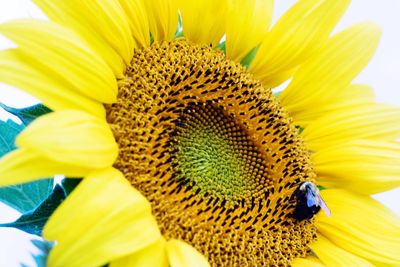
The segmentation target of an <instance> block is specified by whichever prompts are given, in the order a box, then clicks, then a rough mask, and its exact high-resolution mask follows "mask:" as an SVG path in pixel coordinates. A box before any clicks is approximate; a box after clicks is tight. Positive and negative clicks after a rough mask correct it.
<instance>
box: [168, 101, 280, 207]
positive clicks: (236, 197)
mask: <svg viewBox="0 0 400 267" xmlns="http://www.w3.org/2000/svg"><path fill="white" fill-rule="evenodd" d="M175 124H176V127H175V131H174V132H173V135H172V136H173V138H172V142H171V149H172V150H171V155H172V157H173V163H174V164H173V165H174V166H175V168H174V173H175V174H176V179H177V181H179V182H180V183H181V184H182V186H191V187H192V188H193V189H194V190H195V192H198V193H197V194H203V195H209V196H210V197H213V198H215V199H218V201H219V202H225V203H231V204H240V201H242V200H245V199H251V197H252V196H256V195H257V193H259V191H263V190H262V189H263V188H268V186H269V185H271V182H272V179H270V178H269V177H268V176H269V175H268V172H266V169H267V167H266V165H265V162H263V159H262V156H261V154H260V153H259V151H258V149H257V147H256V146H255V144H253V142H252V141H251V140H250V139H249V137H248V135H247V134H246V131H245V130H244V129H242V127H240V126H239V125H237V124H236V123H235V121H234V118H233V117H231V116H229V114H225V112H224V110H223V109H222V108H221V107H215V106H213V105H208V104H206V103H201V102H200V103H195V104H191V105H189V106H188V107H187V108H185V109H184V110H183V112H182V114H180V115H179V117H178V120H177V121H176V123H175Z"/></svg>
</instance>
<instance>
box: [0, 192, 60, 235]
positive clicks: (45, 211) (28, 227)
mask: <svg viewBox="0 0 400 267" xmlns="http://www.w3.org/2000/svg"><path fill="white" fill-rule="evenodd" d="M65 197H66V196H65V193H64V190H63V189H62V188H61V186H59V185H56V187H55V188H54V190H53V192H52V193H51V194H50V195H49V197H48V198H47V199H46V200H45V201H43V202H42V203H41V204H40V205H39V206H38V207H37V208H36V209H35V210H33V211H30V212H27V213H25V214H23V215H22V216H21V217H19V218H18V220H16V221H15V222H12V223H5V224H0V226H1V227H14V228H17V229H19V230H22V231H24V232H27V233H29V234H33V235H41V233H42V230H43V227H44V225H45V224H46V222H47V220H48V218H49V217H50V215H51V214H52V213H53V212H54V211H55V209H56V208H57V207H58V206H59V205H60V204H61V202H63V201H64V199H65Z"/></svg>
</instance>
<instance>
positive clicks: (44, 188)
mask: <svg viewBox="0 0 400 267" xmlns="http://www.w3.org/2000/svg"><path fill="white" fill-rule="evenodd" d="M24 128H25V127H24V126H23V125H20V124H17V123H15V122H14V121H12V120H7V121H6V122H5V121H0V157H2V156H4V155H5V154H6V153H8V152H10V151H12V150H14V149H15V148H16V147H15V138H16V137H17V135H18V134H19V133H20V132H21V131H22V130H23V129H24ZM52 190H53V179H44V180H40V181H36V182H31V183H25V184H20V185H16V186H7V187H0V201H2V202H4V203H5V204H7V205H9V206H11V207H13V208H14V209H16V210H18V211H19V212H21V213H25V212H28V211H30V210H33V209H35V208H36V207H37V205H39V204H40V203H41V202H42V201H43V199H46V198H47V196H48V195H49V194H50V192H51V191H52Z"/></svg>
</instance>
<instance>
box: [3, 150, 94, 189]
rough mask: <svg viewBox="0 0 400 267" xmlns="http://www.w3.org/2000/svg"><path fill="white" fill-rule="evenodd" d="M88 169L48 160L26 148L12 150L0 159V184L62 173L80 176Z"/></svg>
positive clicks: (9, 183) (15, 182)
mask: <svg viewBox="0 0 400 267" xmlns="http://www.w3.org/2000/svg"><path fill="white" fill-rule="evenodd" d="M89 172H90V169H88V168H84V167H79V166H75V165H69V164H65V163H61V162H58V161H53V160H50V159H48V158H46V157H43V156H41V155H38V154H37V153H36V152H34V151H31V150H28V149H17V150H14V151H12V152H10V153H8V154H6V155H5V156H3V157H2V158H1V159H0V186H7V185H14V184H20V183H26V182H30V181H33V180H38V179H43V178H49V177H53V176H54V175H56V174H63V175H65V176H68V177H82V176H84V175H86V174H88V173H89Z"/></svg>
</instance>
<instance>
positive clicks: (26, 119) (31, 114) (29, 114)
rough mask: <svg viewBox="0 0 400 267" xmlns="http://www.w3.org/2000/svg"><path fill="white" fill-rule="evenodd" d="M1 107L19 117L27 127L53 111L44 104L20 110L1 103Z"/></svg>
mask: <svg viewBox="0 0 400 267" xmlns="http://www.w3.org/2000/svg"><path fill="white" fill-rule="evenodd" d="M0 107H2V108H3V109H5V110H6V111H7V112H10V113H11V114H13V115H15V116H17V117H18V118H19V119H20V120H21V121H22V123H23V124H24V125H25V126H27V125H28V124H30V123H31V122H32V121H34V120H35V119H36V118H37V117H40V116H42V115H44V114H47V113H50V112H51V109H49V108H48V107H46V106H44V105H42V104H37V105H33V106H30V107H26V108H21V109H18V108H12V107H9V106H6V105H4V104H2V103H0Z"/></svg>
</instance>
